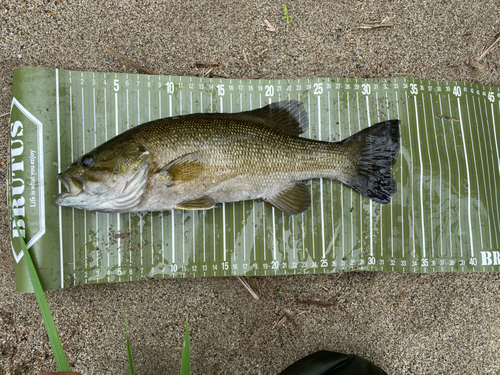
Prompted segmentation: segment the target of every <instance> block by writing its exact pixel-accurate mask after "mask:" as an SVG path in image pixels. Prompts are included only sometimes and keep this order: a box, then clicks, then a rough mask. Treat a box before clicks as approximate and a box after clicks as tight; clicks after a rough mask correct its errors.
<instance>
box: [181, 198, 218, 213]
mask: <svg viewBox="0 0 500 375" xmlns="http://www.w3.org/2000/svg"><path fill="white" fill-rule="evenodd" d="M213 206H215V201H214V200H213V199H212V198H210V197H201V198H196V199H193V200H190V201H186V202H182V203H181V204H179V205H178V206H177V207H175V208H177V209H179V210H209V209H211V208H212V207H213Z"/></svg>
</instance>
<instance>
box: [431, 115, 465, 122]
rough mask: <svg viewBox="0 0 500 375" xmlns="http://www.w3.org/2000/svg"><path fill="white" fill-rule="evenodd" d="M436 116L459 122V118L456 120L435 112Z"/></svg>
mask: <svg viewBox="0 0 500 375" xmlns="http://www.w3.org/2000/svg"><path fill="white" fill-rule="evenodd" d="M436 117H438V118H444V119H445V120H450V121H455V122H458V123H459V124H460V120H457V119H456V118H453V117H450V116H446V115H441V114H437V115H436Z"/></svg>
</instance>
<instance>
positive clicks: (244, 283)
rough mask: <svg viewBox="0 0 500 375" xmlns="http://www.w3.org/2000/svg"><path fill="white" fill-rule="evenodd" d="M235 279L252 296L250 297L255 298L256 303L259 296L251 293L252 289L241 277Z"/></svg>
mask: <svg viewBox="0 0 500 375" xmlns="http://www.w3.org/2000/svg"><path fill="white" fill-rule="evenodd" d="M236 277H237V279H238V280H240V283H242V284H243V286H244V287H245V288H246V290H248V292H249V293H250V294H251V295H252V297H253V298H255V300H256V301H258V300H259V296H258V295H257V293H255V292H254V291H253V289H252V288H251V287H250V285H248V283H247V282H246V281H245V280H243V279H242V278H241V277H239V276H236Z"/></svg>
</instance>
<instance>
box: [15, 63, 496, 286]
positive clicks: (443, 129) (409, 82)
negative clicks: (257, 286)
mask: <svg viewBox="0 0 500 375" xmlns="http://www.w3.org/2000/svg"><path fill="white" fill-rule="evenodd" d="M289 99H292V100H298V101H301V102H302V103H304V106H305V109H306V111H307V113H308V116H309V123H310V127H309V129H308V130H307V131H306V132H305V133H304V134H303V135H302V136H303V137H306V138H312V139H318V140H325V141H332V142H333V141H339V140H342V139H344V138H346V137H348V136H349V135H351V134H354V133H356V132H358V131H359V130H361V129H364V128H366V127H368V126H370V125H372V124H375V123H377V122H380V121H384V120H388V119H400V120H401V150H400V155H399V157H398V160H397V163H396V165H395V167H394V177H395V179H396V181H397V184H398V191H397V192H396V194H395V195H394V196H393V197H392V200H391V203H390V204H387V205H381V204H379V203H376V202H373V201H371V200H369V199H368V198H365V197H362V196H360V194H358V193H356V192H355V191H353V190H351V189H350V188H348V187H345V186H343V185H341V184H340V183H338V182H335V181H331V180H328V179H318V180H312V181H307V182H306V184H307V185H308V188H309V189H310V191H311V195H312V205H311V207H310V208H309V209H308V210H306V211H305V212H304V213H302V214H298V215H287V214H284V213H282V212H281V211H279V210H277V209H275V208H273V207H272V206H270V205H268V204H267V203H264V202H261V201H244V202H235V203H225V204H221V205H219V207H216V208H214V209H211V210H207V211H183V210H173V211H166V212H153V213H151V212H141V213H130V214H129V213H127V214H106V213H95V212H89V211H84V210H79V209H73V208H67V207H59V206H57V205H56V204H55V203H54V197H55V196H56V195H57V194H58V193H60V192H61V190H64V187H63V186H61V184H60V182H59V181H58V180H57V174H58V173H59V172H61V171H62V170H64V169H65V168H66V167H67V166H68V165H69V164H71V163H72V162H73V161H74V160H75V159H77V158H78V157H80V156H81V155H83V154H84V153H85V152H88V151H90V150H91V149H93V148H94V147H96V146H98V145H100V144H101V143H103V142H105V141H106V140H108V139H110V138H112V137H114V136H115V135H117V134H120V133H122V132H123V131H125V130H127V129H129V128H130V127H133V126H136V125H139V124H141V123H144V122H147V121H150V120H155V119H158V118H162V117H170V116H175V115H184V114H190V113H200V112H205V113H211V112H241V111H247V110H251V109H256V108H260V107H263V106H265V105H267V104H269V103H272V102H276V101H281V100H289ZM498 126H500V89H499V88H498V87H485V86H479V85H475V84H471V83H465V82H436V81H424V80H417V79H408V78H390V79H342V78H306V79H290V80H266V79H260V80H239V79H219V78H200V77H179V76H153V75H138V74H124V73H93V72H75V71H65V70H57V69H45V68H31V67H26V68H19V69H16V70H15V71H14V81H13V101H12V108H11V117H10V121H9V136H10V162H9V174H8V176H9V181H8V182H9V184H8V189H10V192H11V195H12V201H13V211H12V216H13V217H12V218H11V236H12V251H13V257H14V264H15V273H16V284H17V289H18V291H21V292H29V291H31V284H30V281H29V276H28V273H27V270H26V266H25V263H24V260H23V253H22V250H21V247H20V242H19V237H18V234H17V231H16V229H15V226H13V224H14V222H17V225H18V226H19V228H20V229H21V235H22V236H24V239H25V241H26V243H27V244H28V246H29V248H30V251H31V253H32V256H33V258H34V261H35V264H36V265H37V267H38V271H39V275H40V278H41V281H42V285H43V286H44V288H45V289H46V290H48V289H56V288H64V287H68V286H72V285H81V284H89V283H104V282H122V281H132V280H141V279H147V278H170V277H208V276H230V275H244V276H261V275H289V274H302V273H326V272H340V271H351V270H366V271H393V272H441V271H447V272H491V271H499V269H500V202H499V200H500V198H499V196H500V193H499V186H500V154H499V144H500V138H499V137H500V129H497V127H498Z"/></svg>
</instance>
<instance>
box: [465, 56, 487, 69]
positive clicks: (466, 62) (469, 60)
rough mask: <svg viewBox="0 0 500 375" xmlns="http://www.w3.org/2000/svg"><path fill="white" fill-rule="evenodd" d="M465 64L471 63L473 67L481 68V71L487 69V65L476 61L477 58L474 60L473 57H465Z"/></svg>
mask: <svg viewBox="0 0 500 375" xmlns="http://www.w3.org/2000/svg"><path fill="white" fill-rule="evenodd" d="M465 64H466V65H470V66H472V67H473V68H476V69H479V70H480V71H481V72H484V71H485V70H486V66H484V65H483V64H481V63H480V62H479V61H476V60H473V59H469V58H466V59H465Z"/></svg>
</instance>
